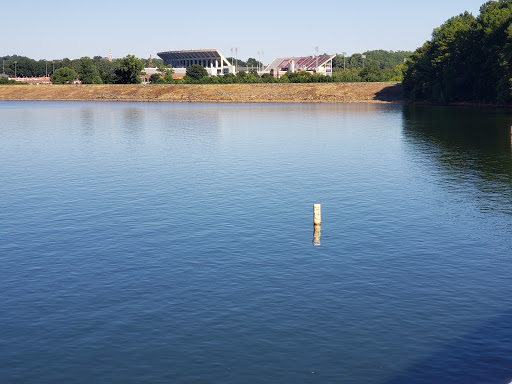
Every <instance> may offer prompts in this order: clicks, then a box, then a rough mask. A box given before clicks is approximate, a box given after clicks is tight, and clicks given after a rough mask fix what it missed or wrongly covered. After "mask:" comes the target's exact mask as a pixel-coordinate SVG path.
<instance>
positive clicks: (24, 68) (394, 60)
mask: <svg viewBox="0 0 512 384" xmlns="http://www.w3.org/2000/svg"><path fill="white" fill-rule="evenodd" d="M363 54H364V55H366V59H365V63H364V66H363V62H362V55H363ZM363 54H354V55H352V56H347V57H345V58H344V57H343V56H340V55H337V56H335V57H334V59H333V74H332V76H324V75H321V74H310V73H307V72H297V73H287V74H285V75H284V76H282V77H281V78H280V79H275V78H273V77H272V76H270V75H269V74H264V75H262V76H260V75H258V73H257V70H256V69H258V68H263V67H264V66H263V64H262V63H261V62H260V61H258V60H256V59H254V58H249V59H248V60H247V61H242V60H236V59H234V58H228V60H231V61H230V62H233V63H234V62H235V61H236V64H237V67H247V68H254V69H252V70H249V71H248V72H244V71H241V72H238V73H237V74H236V75H234V74H226V75H223V76H213V77H208V74H207V73H206V70H204V72H201V73H202V75H201V76H199V77H198V76H197V75H192V76H189V75H187V76H185V78H184V79H180V80H175V79H173V77H172V69H171V68H168V67H166V66H164V65H163V61H162V60H161V59H153V60H152V61H151V62H150V60H149V59H139V58H136V57H135V56H133V55H127V56H126V57H124V58H122V59H117V60H114V61H108V60H107V59H105V58H103V57H101V56H94V57H93V58H89V57H87V56H85V57H82V58H80V59H76V60H70V59H67V58H66V59H62V60H53V61H46V60H39V61H36V60H33V59H30V58H27V57H22V56H4V57H1V58H0V60H2V62H3V66H4V71H5V73H6V74H7V75H8V76H10V77H14V75H15V74H16V75H17V76H18V77H43V76H45V75H47V74H48V75H51V81H52V82H53V83H56V84H65V83H73V82H74V81H75V80H77V79H78V80H80V81H81V83H82V84H137V83H140V75H141V73H142V70H143V68H148V67H157V68H158V69H159V71H160V74H155V75H153V76H152V77H151V79H150V82H151V83H157V84H175V83H178V84H179V83H187V84H196V83H200V84H210V83H211V84H232V83H273V82H280V83H313V82H387V81H401V80H402V77H403V70H404V67H403V59H404V57H406V56H408V55H410V52H405V51H398V52H393V51H382V50H380V51H367V52H364V53H363ZM199 67H200V66H199ZM203 69H204V68H203ZM0 83H8V81H7V79H5V78H4V79H0Z"/></svg>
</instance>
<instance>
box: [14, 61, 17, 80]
mask: <svg viewBox="0 0 512 384" xmlns="http://www.w3.org/2000/svg"><path fill="white" fill-rule="evenodd" d="M16 64H18V62H17V61H15V62H14V78H16Z"/></svg>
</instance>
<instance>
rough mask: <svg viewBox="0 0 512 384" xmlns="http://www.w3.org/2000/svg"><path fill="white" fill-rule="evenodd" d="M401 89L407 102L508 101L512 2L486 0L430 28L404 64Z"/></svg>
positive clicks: (511, 78) (511, 72)
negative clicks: (428, 37) (474, 11)
mask: <svg viewBox="0 0 512 384" xmlns="http://www.w3.org/2000/svg"><path fill="white" fill-rule="evenodd" d="M403 84H404V91H405V94H406V96H407V97H408V98H409V99H410V100H413V101H414V100H416V101H433V102H439V103H444V102H487V103H497V104H506V103H510V102H512V92H511V86H512V0H498V1H488V2H486V3H485V4H483V5H482V6H481V8H480V14H479V15H478V16H477V17H474V16H473V15H472V14H470V13H468V12H464V13H461V14H460V15H458V16H455V17H452V18H450V19H449V20H447V21H446V22H445V23H444V24H443V25H441V26H440V27H439V28H436V29H434V31H433V33H432V38H431V40H429V41H427V42H426V43H425V44H424V45H423V46H422V47H420V48H418V49H417V50H416V51H415V52H414V54H413V55H412V56H411V58H410V59H409V60H408V61H407V63H406V66H405V73H404V80H403Z"/></svg>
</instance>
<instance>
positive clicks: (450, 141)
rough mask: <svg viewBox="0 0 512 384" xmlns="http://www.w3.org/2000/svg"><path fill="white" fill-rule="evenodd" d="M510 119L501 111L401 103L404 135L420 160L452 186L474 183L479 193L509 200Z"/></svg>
mask: <svg viewBox="0 0 512 384" xmlns="http://www.w3.org/2000/svg"><path fill="white" fill-rule="evenodd" d="M511 124H512V118H511V117H510V115H507V113H506V111H503V110H492V109H477V108H455V107H432V106H413V105H406V106H404V107H403V134H404V137H405V139H406V140H405V141H406V143H407V144H410V146H411V148H412V149H413V150H414V153H415V156H416V157H417V156H418V153H420V154H421V155H422V156H420V158H422V160H424V162H426V164H428V165H430V166H434V167H437V168H438V169H439V171H440V172H441V173H442V174H443V175H444V176H445V179H449V180H450V183H449V184H447V185H449V186H450V187H454V188H456V189H458V188H461V187H462V188H469V187H470V186H472V187H474V188H476V189H477V190H478V192H479V196H478V198H482V197H483V198H485V199H486V200H487V202H489V199H490V200H491V201H493V202H496V201H498V202H506V204H507V205H509V204H510V198H511V197H512V188H511V187H512V156H511V137H510V126H511Z"/></svg>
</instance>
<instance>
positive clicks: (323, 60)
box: [157, 49, 336, 78]
mask: <svg viewBox="0 0 512 384" xmlns="http://www.w3.org/2000/svg"><path fill="white" fill-rule="evenodd" d="M157 55H158V56H159V57H160V58H161V59H162V60H163V61H164V64H165V65H171V66H172V67H173V68H174V71H175V74H177V75H180V74H181V72H183V75H184V74H185V70H186V68H187V67H189V66H191V65H193V64H198V65H201V66H203V67H204V68H205V69H206V70H207V71H208V74H209V75H210V76H217V75H225V74H227V73H237V72H239V71H245V72H248V71H249V70H250V69H251V68H248V67H237V66H235V65H233V64H232V63H230V62H229V61H228V60H227V59H226V58H225V57H224V55H222V53H220V52H219V50H217V49H199V50H182V51H167V52H158V53H157ZM335 56H336V55H318V56H299V57H277V58H275V59H274V60H272V62H271V63H270V64H269V65H267V66H266V67H265V68H264V69H263V70H261V71H258V74H259V75H260V76H261V75H263V74H265V73H268V74H270V75H272V76H274V77H276V78H279V77H281V76H282V75H284V74H285V73H286V72H288V71H290V72H299V71H307V72H310V73H319V74H322V75H326V76H331V75H332V59H333V58H334V57H335Z"/></svg>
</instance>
